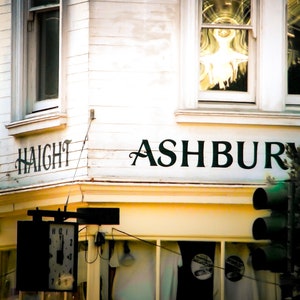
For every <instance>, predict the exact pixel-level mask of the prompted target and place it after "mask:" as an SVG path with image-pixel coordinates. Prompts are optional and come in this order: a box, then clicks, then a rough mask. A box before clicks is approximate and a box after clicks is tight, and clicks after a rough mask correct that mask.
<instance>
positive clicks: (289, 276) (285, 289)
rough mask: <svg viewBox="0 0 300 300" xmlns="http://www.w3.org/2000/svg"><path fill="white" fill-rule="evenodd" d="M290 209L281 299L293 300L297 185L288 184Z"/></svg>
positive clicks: (288, 208) (288, 209)
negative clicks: (285, 269)
mask: <svg viewBox="0 0 300 300" xmlns="http://www.w3.org/2000/svg"><path fill="white" fill-rule="evenodd" d="M287 200H288V207H287V241H286V249H287V271H286V272H285V273H283V274H281V276H280V288H281V299H282V300H290V299H293V290H294V287H295V285H296V277H295V274H294V255H295V247H294V238H295V236H294V227H295V220H294V219H295V183H294V181H289V183H288V199H287Z"/></svg>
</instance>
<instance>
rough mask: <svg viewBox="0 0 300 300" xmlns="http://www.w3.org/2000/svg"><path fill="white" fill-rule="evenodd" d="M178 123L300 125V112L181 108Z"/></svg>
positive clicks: (178, 112)
mask: <svg viewBox="0 0 300 300" xmlns="http://www.w3.org/2000/svg"><path fill="white" fill-rule="evenodd" d="M175 119H176V122H177V123H200V124H239V125H241V124H244V125H266V126H296V127H300V114H299V112H258V111H218V110H192V109H180V110H177V111H176V112H175Z"/></svg>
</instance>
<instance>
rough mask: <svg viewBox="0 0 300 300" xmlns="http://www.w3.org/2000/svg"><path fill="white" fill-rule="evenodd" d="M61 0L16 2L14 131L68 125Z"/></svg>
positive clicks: (13, 10)
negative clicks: (64, 106) (63, 93)
mask: <svg viewBox="0 0 300 300" xmlns="http://www.w3.org/2000/svg"><path fill="white" fill-rule="evenodd" d="M65 3H66V1H60V0H24V1H12V30H13V31H12V34H13V36H12V123H11V124H8V125H7V126H6V127H7V128H8V129H9V131H10V134H12V135H19V134H27V133H30V132H34V131H41V130H44V129H49V128H55V127H59V128H60V127H62V126H65V124H66V116H65V114H64V113H63V103H62V99H63V97H62V89H61V87H62V86H63V85H62V80H63V76H62V74H63V72H62V70H63V68H62V62H63V58H62V55H63V51H62V50H63V45H62V41H63V40H64V39H63V36H64V31H63V24H64V22H63V19H64V18H63V11H66V9H63V6H64V5H65Z"/></svg>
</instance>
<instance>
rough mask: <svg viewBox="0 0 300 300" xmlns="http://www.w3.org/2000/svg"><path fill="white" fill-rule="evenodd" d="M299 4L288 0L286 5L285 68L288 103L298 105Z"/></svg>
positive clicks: (299, 55)
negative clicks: (286, 71)
mask: <svg viewBox="0 0 300 300" xmlns="http://www.w3.org/2000/svg"><path fill="white" fill-rule="evenodd" d="M299 14H300V3H299V2H298V1H295V0H288V5H287V40H288V43H287V45H288V47H287V66H288V74H287V78H288V95H289V98H288V100H289V103H291V104H293V103H295V104H296V103H297V100H298V103H299V97H300V86H299V81H300V21H299Z"/></svg>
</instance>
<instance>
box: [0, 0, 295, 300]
mask: <svg viewBox="0 0 300 300" xmlns="http://www.w3.org/2000/svg"><path fill="white" fill-rule="evenodd" d="M286 7H287V9H286ZM299 13H300V4H298V1H296V0H285V1H283V0H264V1H256V0H243V1H235V0H228V1H225V0H224V1H217V0H215V1H214V0H205V1H200V0H199V1H197V0H147V1H145V0H135V1H129V0H114V1H112V0H105V1H104V0H90V1H84V0H66V1H62V0H61V1H59V0H48V1H42V0H32V1H29V0H24V1H14V0H0V19H1V26H0V40H1V45H0V108H1V109H0V123H1V126H0V149H1V151H0V217H1V219H0V251H1V252H0V255H1V256H0V259H1V260H0V272H1V277H0V283H1V284H0V295H1V296H0V299H63V297H64V299H71V298H72V297H73V296H74V297H75V298H76V299H87V300H96V299H109V295H110V294H111V293H113V295H114V296H115V299H120V298H118V295H119V293H121V294H123V295H129V296H128V297H127V298H126V299H131V300H133V299H141V293H142V294H143V296H142V297H143V299H175V298H176V297H175V296H174V295H176V294H177V299H196V298H197V299H230V300H234V299H241V298H243V299H251V300H253V299H280V288H279V286H278V283H279V277H278V274H275V273H272V272H269V271H254V270H253V268H252V266H251V250H252V248H253V247H255V245H256V244H257V241H255V240H253V238H252V232H251V227H252V222H253V220H254V219H255V218H256V217H257V216H261V215H265V214H266V213H267V212H265V211H256V210H254V209H253V206H252V194H253V192H254V190H255V189H256V188H257V187H258V186H264V185H265V184H266V178H268V177H274V178H275V180H283V179H286V178H287V177H288V174H287V170H286V167H285V164H284V158H285V145H286V144H287V143H289V144H291V145H295V146H297V145H298V144H299V142H300V138H299V136H298V132H299V126H300V114H299V112H300V110H299V109H300V106H299V104H300V91H299V85H298V78H299V71H298V68H299V51H300V45H299V38H300V37H299V20H298V17H299ZM36 208H39V209H40V210H54V211H57V210H58V209H61V210H63V209H65V208H66V210H67V211H71V212H72V211H74V212H75V211H76V210H77V209H78V208H119V210H120V224H116V225H101V226H98V225H87V226H83V225H82V226H80V229H79V258H78V267H79V268H78V269H79V272H78V285H79V288H78V292H77V293H76V294H75V295H73V296H72V295H71V294H70V293H66V292H65V293H63V294H62V293H56V292H34V291H32V292H28V291H26V292H22V291H20V292H18V291H16V290H15V288H16V282H15V278H16V246H17V221H21V220H31V217H30V216H28V215H27V212H28V210H34V209H36ZM98 232H100V233H101V235H99V234H98ZM96 237H99V238H100V240H101V237H104V239H105V243H104V244H103V243H102V242H99V244H100V246H99V244H98V243H96V244H95V238H96ZM40 238H41V237H39V236H36V239H37V240H39V239H40ZM100 240H99V241H100ZM113 249H114V251H113ZM112 253H113V256H111V254H112ZM126 253H127V254H132V255H133V258H134V259H133V261H132V259H131V260H130V256H129V261H125V262H124V260H121V257H122V256H123V254H126ZM118 255H119V257H118ZM155 258H156V259H155ZM141 260H142V261H141ZM126 264H128V265H129V266H124V265H126ZM203 266H204V267H203ZM137 269H138V270H137ZM133 270H134V271H133ZM160 270H161V271H160ZM237 270H238V271H237ZM112 271H115V272H116V273H115V277H114V280H113V288H111V287H112V284H111V282H112V281H110V280H109V279H110V276H109V275H110V274H112ZM139 271H142V273H139ZM177 273H178V276H177ZM133 295H134V296H133ZM199 295H201V296H199ZM18 297H19V298H18ZM134 297H136V298H134ZM72 299H73V298H72Z"/></svg>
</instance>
